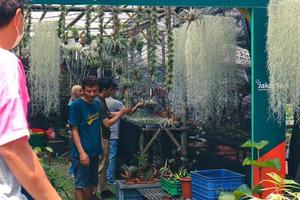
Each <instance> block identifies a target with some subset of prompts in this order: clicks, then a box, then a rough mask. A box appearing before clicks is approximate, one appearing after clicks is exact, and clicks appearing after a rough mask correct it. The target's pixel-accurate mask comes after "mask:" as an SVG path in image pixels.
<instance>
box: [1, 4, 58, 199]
mask: <svg viewBox="0 0 300 200" xmlns="http://www.w3.org/2000/svg"><path fill="white" fill-rule="evenodd" d="M23 7H24V1H23V0H0V199H22V200H25V199H26V197H25V196H24V195H22V194H21V192H20V191H21V186H20V184H21V185H22V186H23V187H24V188H25V189H26V190H27V191H28V192H29V193H30V195H31V196H33V198H34V199H38V200H39V199H40V200H48V199H49V200H57V199H60V197H59V196H58V194H57V192H56V191H55V190H54V188H53V187H52V186H51V184H50V182H49V181H48V179H47V177H46V175H45V173H44V171H43V168H42V167H41V165H40V162H39V160H38V158H37V156H36V155H35V153H34V152H33V151H32V149H31V147H30V145H29V143H28V138H29V131H28V127H27V121H26V115H27V103H28V102H29V97H28V93H27V88H26V79H25V74H24V69H23V66H22V64H21V62H20V61H19V60H18V59H17V58H16V56H15V55H14V54H12V53H11V52H10V50H11V49H13V48H14V47H16V46H17V45H18V44H19V42H20V41H21V39H22V35H23V29H24V18H23Z"/></svg>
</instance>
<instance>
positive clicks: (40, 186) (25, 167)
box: [0, 137, 61, 200]
mask: <svg viewBox="0 0 300 200" xmlns="http://www.w3.org/2000/svg"><path fill="white" fill-rule="evenodd" d="M0 154H1V156H2V157H3V159H4V161H5V163H6V164H7V166H8V168H9V169H10V171H11V172H12V174H13V175H14V176H15V177H16V179H17V180H18V181H19V183H20V184H21V185H22V186H23V187H24V188H25V189H26V190H27V191H28V192H29V193H30V195H31V196H32V197H33V198H34V199H37V200H48V199H49V200H59V199H61V198H60V197H59V196H58V194H57V192H56V191H55V190H54V188H53V187H52V185H51V184H50V182H49V181H48V178H47V176H46V174H45V172H44V170H43V168H42V166H41V164H40V161H39V159H38V158H37V156H36V154H35V153H34V152H33V151H32V149H31V147H30V146H29V144H28V142H27V141H26V139H25V138H24V137H23V138H20V139H17V140H15V141H12V142H9V143H7V144H5V145H3V146H1V147H0Z"/></svg>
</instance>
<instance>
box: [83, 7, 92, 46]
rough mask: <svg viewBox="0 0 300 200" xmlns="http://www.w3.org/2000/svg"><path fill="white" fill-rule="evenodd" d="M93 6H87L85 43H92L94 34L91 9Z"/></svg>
mask: <svg viewBox="0 0 300 200" xmlns="http://www.w3.org/2000/svg"><path fill="white" fill-rule="evenodd" d="M91 8H92V6H90V5H89V6H87V7H86V11H85V34H84V36H85V37H84V43H85V44H87V45H90V44H91V43H92V35H91V30H90V28H91V13H92V10H91Z"/></svg>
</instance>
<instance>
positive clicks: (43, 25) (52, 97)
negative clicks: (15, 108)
mask: <svg viewBox="0 0 300 200" xmlns="http://www.w3.org/2000/svg"><path fill="white" fill-rule="evenodd" d="M56 27H57V23H56V22H39V23H36V24H34V26H33V33H34V36H33V37H32V38H31V40H30V43H29V48H30V54H31V62H30V71H29V86H30V87H29V88H30V94H31V107H32V113H31V114H32V115H37V114H43V115H44V116H49V114H50V113H51V112H57V111H58V109H59V77H60V68H59V64H60V62H59V54H60V39H59V38H58V36H57V32H56Z"/></svg>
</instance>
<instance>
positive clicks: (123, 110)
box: [120, 107, 131, 115]
mask: <svg viewBox="0 0 300 200" xmlns="http://www.w3.org/2000/svg"><path fill="white" fill-rule="evenodd" d="M130 111H131V108H130V107H125V108H123V109H122V110H121V111H120V112H121V113H122V115H125V114H126V113H129V112H130Z"/></svg>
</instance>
